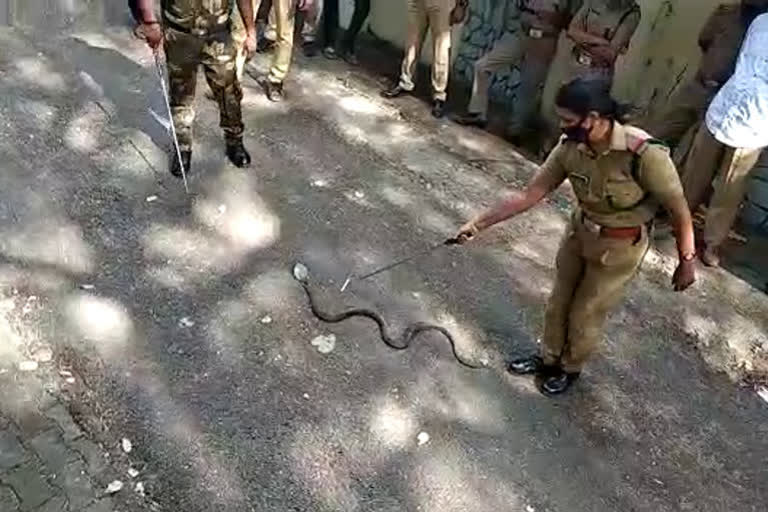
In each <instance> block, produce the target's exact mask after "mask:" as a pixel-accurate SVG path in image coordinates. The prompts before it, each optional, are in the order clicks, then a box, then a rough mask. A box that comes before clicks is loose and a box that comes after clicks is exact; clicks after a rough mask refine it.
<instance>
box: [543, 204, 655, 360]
mask: <svg viewBox="0 0 768 512" xmlns="http://www.w3.org/2000/svg"><path fill="white" fill-rule="evenodd" d="M579 218H581V214H580V213H576V214H574V220H573V222H572V225H571V228H570V229H569V231H568V233H566V235H565V238H564V239H563V242H562V244H561V245H560V250H559V251H558V254H557V277H556V279H555V287H554V289H553V290H552V295H551V297H550V299H549V304H548V305H547V311H546V315H545V318H544V337H543V339H542V346H541V356H542V359H544V363H545V364H548V365H555V364H560V365H561V366H562V368H563V369H564V370H565V371H567V372H580V371H581V370H582V368H583V367H584V364H585V363H586V361H587V360H588V359H589V357H590V356H591V355H592V354H593V353H594V352H595V350H596V349H597V346H598V345H599V343H600V340H601V338H602V333H603V332H602V330H603V324H604V323H605V319H606V316H607V315H608V313H609V312H610V311H611V310H612V309H614V308H615V307H616V306H617V305H618V304H619V302H621V299H622V298H624V295H625V293H626V290H627V286H628V285H629V283H630V282H631V281H632V279H633V278H634V277H635V275H636V274H637V272H638V270H639V269H640V264H641V263H642V261H643V258H644V257H645V254H646V252H647V251H648V233H647V231H646V229H645V228H643V233H642V236H641V237H640V239H639V240H631V239H615V238H605V237H602V236H600V234H599V233H593V232H591V231H589V230H587V228H586V227H584V225H583V224H582V223H581V222H580V221H579V220H578V219H579Z"/></svg>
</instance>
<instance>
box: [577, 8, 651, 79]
mask: <svg viewBox="0 0 768 512" xmlns="http://www.w3.org/2000/svg"><path fill="white" fill-rule="evenodd" d="M640 16H641V15H640V7H639V6H638V5H637V3H635V0H586V1H585V2H584V5H582V6H581V9H579V12H578V13H576V16H575V17H574V18H573V21H571V24H570V26H569V27H568V32H567V34H568V39H570V40H571V41H572V42H573V50H572V51H571V54H570V56H569V59H568V71H567V75H566V76H567V77H568V78H567V79H566V80H565V81H566V82H567V81H570V80H573V79H574V78H579V77H582V78H586V77H604V78H606V79H608V80H610V81H611V82H613V75H614V72H615V67H616V59H618V58H619V55H621V54H624V53H626V52H627V50H628V49H629V43H630V41H631V40H632V36H633V35H634V34H635V30H637V26H638V25H639V24H640Z"/></svg>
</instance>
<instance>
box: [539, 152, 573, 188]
mask: <svg viewBox="0 0 768 512" xmlns="http://www.w3.org/2000/svg"><path fill="white" fill-rule="evenodd" d="M567 151H568V148H566V147H565V145H564V144H563V143H562V142H560V143H559V144H558V145H557V146H555V149H553V150H552V151H551V152H550V153H549V156H548V157H547V159H546V160H545V161H544V163H543V164H542V165H541V167H540V168H539V172H538V173H536V178H535V182H536V184H537V185H540V186H543V187H545V188H546V189H547V190H554V189H556V188H557V187H559V186H560V184H562V183H563V182H564V181H565V179H566V178H567V177H568V170H567V168H566V166H565V154H566V152H567Z"/></svg>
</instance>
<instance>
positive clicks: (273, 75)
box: [267, 0, 296, 101]
mask: <svg viewBox="0 0 768 512" xmlns="http://www.w3.org/2000/svg"><path fill="white" fill-rule="evenodd" d="M274 8H275V18H276V22H277V43H276V45H275V55H274V57H273V58H272V67H271V68H270V70H269V76H268V77H267V96H268V97H269V99H271V100H272V101H280V100H282V99H283V81H284V80H285V77H286V76H287V75H288V70H289V69H290V68H291V58H292V57H293V31H294V27H295V26H296V3H295V0H275V2H274Z"/></svg>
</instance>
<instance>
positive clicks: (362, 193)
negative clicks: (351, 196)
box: [355, 190, 365, 199]
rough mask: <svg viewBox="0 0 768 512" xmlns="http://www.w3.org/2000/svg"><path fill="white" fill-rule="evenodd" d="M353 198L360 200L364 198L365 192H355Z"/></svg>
mask: <svg viewBox="0 0 768 512" xmlns="http://www.w3.org/2000/svg"><path fill="white" fill-rule="evenodd" d="M355 197H356V198H358V199H362V198H364V197H365V192H363V191H362V190H355Z"/></svg>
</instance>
